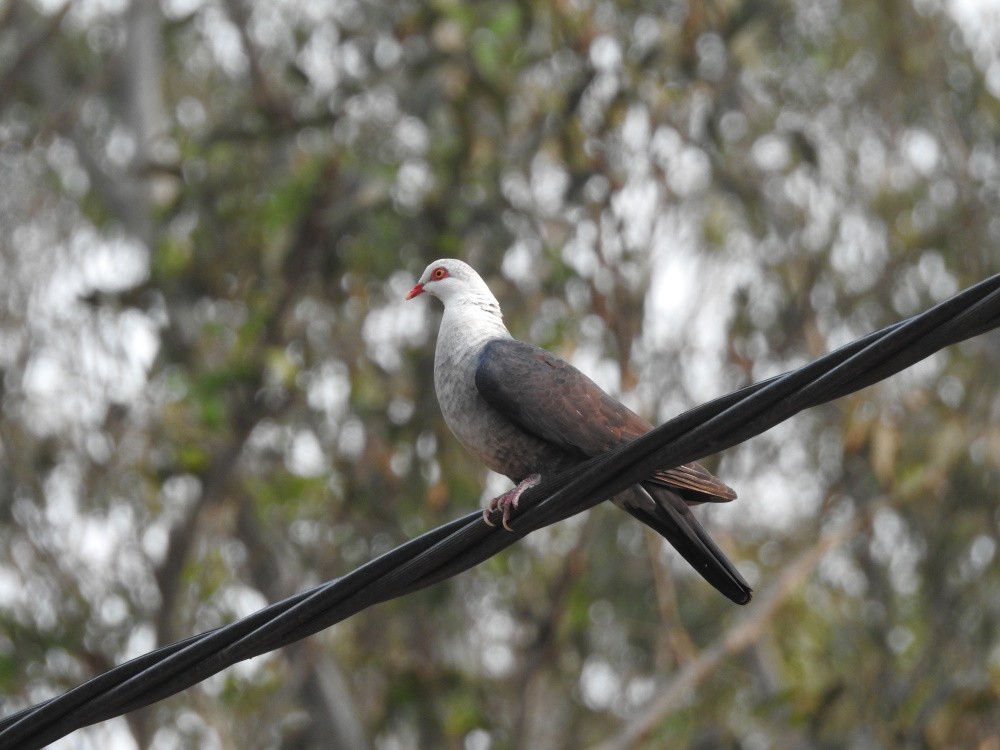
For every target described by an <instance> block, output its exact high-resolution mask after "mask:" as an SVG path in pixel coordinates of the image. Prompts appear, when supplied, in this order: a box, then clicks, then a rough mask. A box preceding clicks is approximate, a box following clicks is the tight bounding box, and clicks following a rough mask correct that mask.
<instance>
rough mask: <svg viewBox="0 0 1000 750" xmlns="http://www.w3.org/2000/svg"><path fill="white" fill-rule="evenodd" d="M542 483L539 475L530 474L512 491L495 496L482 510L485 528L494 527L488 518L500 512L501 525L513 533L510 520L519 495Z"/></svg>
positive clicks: (519, 497) (519, 498)
mask: <svg viewBox="0 0 1000 750" xmlns="http://www.w3.org/2000/svg"><path fill="white" fill-rule="evenodd" d="M541 481H542V477H541V475H540V474H532V475H531V476H529V477H527V478H526V479H522V480H521V481H520V482H518V484H517V486H516V487H514V488H513V489H510V490H507V491H506V492H505V493H503V494H502V495H497V496H496V497H495V498H493V499H492V500H490V501H489V503H488V504H487V505H486V508H485V509H484V510H483V520H484V521H485V522H486V525H487V526H496V524H495V523H493V521H491V520H490V516H491V515H493V513H495V512H496V511H498V510H499V511H500V512H501V519H502V520H501V523H502V525H503V527H504V528H505V529H507V531H513V530H514V529H512V528H511V527H510V518H511V516H512V515H513V514H514V511H515V510H517V504H518V502H519V501H520V500H521V495H523V494H524V493H525V492H527V491H528V490H530V489H531V488H532V487H534V486H536V485H537V484H538V483H539V482H541Z"/></svg>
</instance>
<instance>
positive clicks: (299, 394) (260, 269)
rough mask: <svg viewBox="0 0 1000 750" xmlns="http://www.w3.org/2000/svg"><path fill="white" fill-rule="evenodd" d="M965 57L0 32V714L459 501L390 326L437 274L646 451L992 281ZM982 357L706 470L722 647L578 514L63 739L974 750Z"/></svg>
mask: <svg viewBox="0 0 1000 750" xmlns="http://www.w3.org/2000/svg"><path fill="white" fill-rule="evenodd" d="M123 6H124V7H123ZM998 32H1000V14H998V12H997V9H996V6H995V5H991V4H989V3H971V2H970V3H965V4H957V3H956V4H945V3H942V2H937V1H936V0H914V2H912V3H906V2H890V3H885V2H875V1H874V0H843V1H842V2H830V1H827V0H785V1H782V0H774V1H772V2H765V1H763V0H742V2H741V1H740V0H710V1H709V2H703V3H687V2H671V1H669V0H668V1H667V2H661V3H655V4H631V3H618V4H614V3H594V2H590V0H572V1H570V2H557V3H541V2H539V3H530V2H523V1H522V2H513V1H512V2H495V3H488V4H487V3H479V4H469V3H464V4H463V3H457V2H453V1H451V0H440V1H439V2H432V3H426V4H420V3H411V2H403V3H389V4H383V3H374V2H368V1H367V0H346V1H343V2H337V3H318V4H317V3H307V2H303V1H302V0H278V1H276V2H250V0H215V1H212V0H204V1H203V2H192V1H191V0H188V1H186V2H185V1H184V0H169V1H167V0H163V2H156V1H155V0H132V2H131V3H128V4H120V3H105V2H101V1H100V0H78V1H77V2H66V3H65V4H59V3H54V2H51V0H50V1H48V2H43V0H35V1H29V0H21V1H20V2H18V1H17V0H13V1H12V2H9V3H7V4H4V5H2V6H0V182H2V184H3V185H4V190H3V191H0V228H2V231H0V370H2V373H3V378H2V380H0V397H2V410H3V411H2V415H3V418H2V420H0V456H2V461H3V469H4V470H3V471H2V472H0V540H2V544H0V710H2V711H3V712H4V713H9V712H10V711H13V710H15V709H17V708H19V707H22V706H24V705H26V704H30V703H33V702H35V701H37V700H41V699H43V698H46V697H49V696H51V695H53V694H54V693H57V692H60V691H63V690H65V689H68V688H69V687H71V686H73V685H75V684H77V683H79V682H81V681H82V680H84V679H86V678H87V677H89V676H91V675H93V674H95V673H98V672H101V671H103V670H104V669H106V668H108V667H109V666H110V665H112V664H115V663H117V662H120V661H121V660H123V659H125V658H128V657H129V656H133V655H136V654H138V653H142V652H145V651H148V650H150V649H152V648H154V647H155V646H157V645H160V644H164V643H168V642H171V641H174V640H176V639H178V638H181V637H183V636H185V635H187V634H189V633H193V632H199V631H202V630H204V629H206V628H209V627H212V626H215V625H217V624H220V623H224V622H227V621H230V620H232V619H235V618H238V617H240V616H242V615H244V614H246V613H248V612H250V611H253V610H255V609H257V608H258V607H260V606H262V605H263V604H264V603H265V602H266V601H271V600H275V599H278V598H281V597H283V596H286V595H288V594H290V593H293V592H295V591H298V590H301V589H303V588H305V587H307V586H309V585H311V584H314V583H316V582H318V581H321V580H323V579H326V578H329V577H332V576H335V575H337V574H339V573H341V572H344V571H346V570H349V569H351V568H353V567H355V566H357V565H359V564H361V563H362V562H364V561H365V560H368V559H370V557H372V556H373V555H375V554H378V553H380V552H382V551H384V550H386V549H388V548H390V547H391V546H393V545H395V544H397V543H399V542H401V541H403V540H404V539H406V538H408V537H410V536H412V535H414V534H416V533H419V532H420V531H422V530H425V529H427V528H430V527H432V526H435V525H437V524H439V523H441V522H443V521H444V520H446V519H450V518H452V517H453V516H455V515H456V514H459V513H461V512H465V511H468V510H469V509H470V508H472V507H474V506H475V505H476V503H477V501H479V500H480V499H481V498H483V497H485V496H487V495H489V494H491V493H493V492H494V491H496V490H498V489H500V488H501V485H500V484H499V483H498V482H496V481H494V480H493V479H490V480H489V481H488V482H487V483H486V488H485V489H484V485H483V479H484V477H483V475H482V473H481V469H480V467H479V466H478V465H477V464H476V462H475V461H474V460H473V459H471V458H469V457H468V456H466V455H465V454H464V453H463V452H462V450H461V448H460V447H459V446H458V445H457V443H456V442H455V441H454V440H453V439H452V438H451V436H450V435H449V434H447V431H446V429H445V428H444V427H443V425H442V422H441V420H440V417H439V414H438V410H437V405H436V403H435V402H434V398H433V395H432V392H433V388H432V384H431V378H430V372H431V357H432V347H431V346H430V338H431V332H432V331H433V330H434V329H435V328H436V325H435V323H434V316H436V315H437V314H438V311H437V310H436V309H434V308H432V307H431V306H426V305H424V304H423V303H421V302H412V303H409V304H405V305H404V303H403V302H402V295H403V294H404V293H405V291H406V289H407V288H408V287H409V285H410V284H411V283H412V280H413V277H414V276H415V275H416V274H417V273H419V271H420V270H421V269H422V268H423V267H424V265H425V264H426V263H427V262H429V261H430V260H432V259H433V258H435V257H441V256H459V257H463V258H465V259H466V260H468V261H470V262H471V263H473V264H474V265H475V266H477V268H479V269H480V270H481V271H482V272H483V273H484V275H485V276H486V277H487V278H488V279H489V281H490V283H491V285H492V286H493V288H494V290H495V291H496V292H497V294H498V296H499V297H500V298H501V302H502V304H503V305H504V308H505V310H506V312H507V314H508V317H509V323H510V327H511V329H512V330H513V331H514V333H515V334H516V335H518V336H520V337H522V338H526V339H530V340H533V341H536V342H538V343H540V344H543V345H545V346H548V347H551V348H554V349H556V350H558V351H560V352H561V353H563V354H565V355H566V356H570V357H572V358H573V359H574V361H576V362H577V363H578V364H579V365H580V366H581V367H582V368H584V369H585V370H587V371H588V372H590V373H591V374H592V375H594V376H595V377H596V378H597V379H598V380H599V381H600V382H601V383H602V384H604V385H605V386H607V387H608V388H610V389H612V390H614V391H616V392H618V393H620V394H621V395H622V396H623V398H625V399H626V400H627V401H628V402H629V403H630V404H631V405H633V406H635V407H636V408H637V409H638V410H640V411H643V412H645V413H647V414H648V415H649V416H650V417H652V418H654V419H664V418H666V417H668V416H671V415H673V414H674V413H677V412H678V411H680V410H682V409H685V408H687V407H690V406H693V405H695V404H696V403H698V402H700V401H702V400H705V399H707V398H709V397H711V396H713V395H717V394H720V393H722V392H725V391H728V390H731V389H733V388H735V387H737V386H739V385H743V384H745V383H748V382H752V381H755V380H758V379H761V378H763V377H766V376H768V375H771V374H774V373H776V372H779V371H781V370H783V369H787V368H788V367H792V366H794V365H796V364H799V363H801V362H803V361H805V360H807V359H808V358H811V357H814V356H816V355H817V354H819V353H821V352H823V351H826V350H828V349H831V348H834V347H836V346H838V345H839V344H842V343H844V342H846V341H848V340H850V339H852V338H854V337H855V336H858V335H860V334H862V333H866V332H868V331H869V330H872V329H874V328H877V327H879V326H882V325H885V324H887V323H889V322H892V321H893V320H895V319H897V318H899V317H902V316H905V315H909V314H912V313H914V312H917V311H919V310H921V309H923V308H924V307H926V306H929V305H930V304H932V303H934V302H935V301H938V300H940V299H943V298H945V297H947V296H948V295H949V294H951V293H953V292H954V291H956V290H957V289H959V288H961V287H963V286H966V285H968V284H970V283H972V282H974V281H975V280H977V279H979V278H982V277H983V276H986V275H988V274H990V273H995V272H997V271H998V270H1000V268H998V264H997V257H998V256H997V251H996V249H995V247H996V243H997V240H998V238H1000V218H997V216H996V207H997V205H998V200H1000V156H998V152H997V149H998V144H997V133H998V132H1000V122H998V120H1000V107H998V99H997V97H998V95H1000V72H998V71H1000V49H998V46H997V42H996V40H997V39H1000V33H998ZM998 341H1000V340H998V338H997V337H996V335H992V336H987V337H982V338H980V339H978V340H974V341H971V342H969V343H967V344H965V345H963V346H960V347H956V348H954V349H953V350H950V351H947V352H944V353H941V354H939V355H936V356H935V357H933V358H931V359H930V360H928V361H927V362H925V363H922V364H920V365H918V366H916V367H914V368H913V369H912V370H910V371H908V372H907V373H905V374H904V375H902V376H899V377H897V378H894V379H893V380H891V381H889V382H887V383H885V384H882V385H879V386H876V387H873V388H870V389H868V390H867V391H865V392H863V393H861V394H857V395H855V396H853V397H851V398H847V399H844V400H843V401H842V402H839V403H836V404H832V405H830V406H828V407H826V408H823V409H817V410H814V411H812V412H810V413H808V414H805V415H802V416H800V417H798V418H796V419H795V420H793V421H791V422H789V423H787V424H785V425H782V426H780V427H779V428H777V429H775V430H772V431H771V432H770V433H768V434H767V435H765V436H762V437H761V438H758V439H756V440H754V441H751V442H750V443H748V444H746V445H744V446H740V447H739V448H738V449H734V450H732V451H730V452H728V453H727V454H726V455H725V456H723V457H722V458H721V464H718V467H717V470H718V472H719V473H720V475H721V476H723V477H724V478H725V479H726V480H727V481H728V482H729V483H730V484H732V485H733V486H735V487H737V489H738V490H739V491H740V494H741V499H740V500H739V501H737V502H736V503H734V504H732V505H731V506H729V507H725V508H718V509H707V510H703V511H701V515H702V517H703V518H708V519H709V521H710V522H711V524H712V525H713V528H714V530H715V533H716V534H717V536H718V537H719V538H720V539H722V540H723V543H724V545H725V546H726V547H727V548H729V549H730V550H731V551H732V552H733V553H734V555H735V557H736V559H738V560H739V561H740V565H741V567H742V568H743V569H744V570H745V571H746V573H747V574H748V576H749V577H750V578H751V579H752V581H753V582H754V583H755V585H756V586H757V588H758V591H759V596H758V601H757V602H755V603H754V604H752V605H751V606H750V607H749V608H747V609H745V610H740V609H737V608H734V607H732V606H731V605H729V603H728V602H726V601H725V600H724V599H722V598H721V597H719V596H718V595H717V594H716V593H715V592H714V591H713V590H711V588H710V587H708V586H706V585H704V584H703V583H702V582H701V581H700V580H699V579H698V578H697V577H696V576H693V575H690V571H688V570H686V569H685V568H684V567H683V564H680V565H677V564H676V560H675V558H674V556H673V555H672V554H671V553H669V552H668V551H666V550H665V548H664V546H663V545H662V543H661V542H660V541H659V540H655V539H653V538H651V537H647V536H644V532H643V530H642V528H641V527H639V526H638V525H637V524H635V523H634V522H632V521H631V520H630V519H629V518H627V517H625V516H624V515H623V514H621V513H617V512H614V511H613V509H605V508H598V509H596V510H595V511H593V512H592V513H590V514H587V515H586V516H585V517H583V518H576V519H572V520H571V521H569V522H566V523H564V524H561V525H559V526H558V527H556V528H552V529H548V530H546V531H544V532H540V533H537V534H535V535H532V536H531V537H529V538H527V539H526V540H525V541H524V542H523V543H522V544H520V545H518V546H517V547H516V548H514V549H512V550H510V551H509V552H507V553H505V554H503V555H501V556H499V557H498V558H496V559H494V560H491V561H490V562H489V563H488V564H486V565H484V566H482V567H481V568H480V569H477V570H474V571H471V572H470V573H468V574H465V575H463V576H461V577H459V578H457V579H455V580H452V581H449V582H447V583H445V584H442V585H439V586H437V587H435V588H433V589H432V590H430V591H426V592H422V593H420V594H417V595H413V596H410V597H407V598H406V599H404V600H401V601H395V602H391V603H388V604H385V605H382V606H379V607H377V608H376V609H375V610H373V611H370V612H364V613H361V614H360V615H358V616H356V617H354V618H352V619H351V620H349V621H347V622H345V623H343V624H341V625H338V626H337V627H335V628H333V629H331V630H330V631H328V632H326V633H324V634H322V635H321V636H317V637H315V638H311V639H308V640H307V641H305V642H303V643H300V644H298V645H297V646H296V647H294V648H289V649H286V650H284V651H283V652H281V653H275V654H272V655H269V656H268V657H266V658H261V659H258V660H254V661H253V662H251V663H247V664H245V665H241V666H240V667H238V668H234V669H231V670H229V671H227V672H226V673H224V674H222V675H220V676H219V677H217V678H214V679H211V680H208V681H207V682H206V683H204V684H203V685H201V686H199V687H198V688H196V689H192V690H189V691H187V692H185V693H184V694H182V695H179V696H176V697H174V698H171V699H169V700H166V701H163V702H162V703H160V704H157V705H155V706H153V707H150V708H148V709H145V710H142V711H137V712H134V713H132V714H130V715H129V716H127V717H125V719H124V720H118V721H114V722H109V723H108V724H106V725H104V726H99V727H94V728H91V729H88V730H84V731H85V732H86V733H87V734H88V736H90V737H91V738H92V739H93V741H94V742H95V744H96V743H102V744H103V743H106V742H107V741H109V740H110V739H115V740H118V741H122V740H123V739H124V738H130V740H131V741H132V742H133V743H134V744H135V745H136V746H137V747H143V748H145V747H199V748H200V747H205V746H218V747H236V746H240V747H246V748H263V747H282V748H297V747H301V748H311V747H343V748H366V747H380V748H406V747H449V748H469V749H471V750H475V749H477V748H489V747H522V748H569V747H579V746H582V745H585V744H587V743H591V742H594V741H596V740H602V741H605V745H604V746H605V747H617V748H634V747H650V748H652V747H662V746H664V745H669V746H672V747H692V748H696V747H746V748H758V747H843V746H850V747H901V746H902V747H909V746H912V747H930V748H944V747H973V746H979V747H993V746H995V745H997V743H1000V711H998V709H997V704H998V693H1000V679H998V674H1000V640H998V632H1000V627H998V626H1000V594H998V592H1000V563H998V560H997V555H996V547H997V534H998V522H1000V516H998V511H997V505H996V496H997V487H998V486H1000V432H998V425H1000V398H998V395H997V394H998V393H1000V346H998ZM845 540H846V541H845Z"/></svg>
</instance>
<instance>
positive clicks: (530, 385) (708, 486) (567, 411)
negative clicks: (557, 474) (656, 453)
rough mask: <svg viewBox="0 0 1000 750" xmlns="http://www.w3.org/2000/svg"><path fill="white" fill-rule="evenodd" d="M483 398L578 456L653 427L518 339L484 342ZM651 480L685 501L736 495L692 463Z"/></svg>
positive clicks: (481, 366)
mask: <svg viewBox="0 0 1000 750" xmlns="http://www.w3.org/2000/svg"><path fill="white" fill-rule="evenodd" d="M476 388H477V389H478V390H479V393H480V394H481V395H482V396H483V398H484V399H485V400H486V402H487V403H488V404H489V405H490V406H492V407H493V408H494V409H496V410H497V411H499V412H500V413H501V414H503V415H504V416H505V417H507V418H508V419H510V420H511V421H513V422H515V423H516V424H518V425H519V426H520V427H521V428H522V429H523V430H525V431H526V432H529V433H531V434H532V435H535V436H536V437H539V438H541V439H543V440H546V441H548V442H550V443H553V444H555V445H557V446H559V447H560V448H562V449H564V450H566V451H568V452H576V453H579V454H580V458H581V460H582V459H584V458H590V457H592V456H597V455H599V454H601V453H605V452H607V451H609V450H611V449H613V448H617V447H618V446H620V445H623V444H624V443H627V442H630V441H632V440H634V439H635V438H637V437H639V436H640V435H644V434H645V433H647V432H649V430H650V429H652V425H650V424H649V423H648V422H647V421H646V420H645V419H643V418H642V417H640V416H639V415H638V414H636V413H635V412H633V411H632V410H631V409H629V408H628V407H626V406H624V405H623V404H621V403H619V402H618V401H616V400H615V399H614V398H612V397H611V396H609V395H608V394H607V393H605V392H604V391H603V390H602V389H601V388H600V387H599V386H598V385H597V384H596V383H595V382H594V381H592V380H591V379H590V378H588V377H587V376H586V375H584V374H583V373H582V372H580V371H579V370H578V369H576V368H575V367H573V365H571V364H569V363H568V362H566V361H564V360H562V359H560V358H559V357H556V356H555V355H554V354H552V353H550V352H547V351H546V350H544V349H542V348H540V347H537V346H534V345H532V344H528V343H526V342H524V341H518V340H517V339H495V340H493V341H491V342H489V343H488V344H487V345H486V346H485V347H484V348H483V353H482V355H481V356H480V359H479V364H478V366H477V368H476ZM650 480H651V481H653V482H656V483H662V484H665V485H669V486H671V487H674V488H677V489H680V490H682V491H684V490H687V491H688V492H684V493H683V495H684V499H685V500H686V501H687V502H689V503H692V504H693V503H698V502H725V501H728V500H733V499H735V498H736V493H735V492H734V491H733V490H732V489H731V488H730V487H728V486H727V485H725V484H723V483H722V482H720V481H719V480H718V479H716V478H715V477H714V476H713V475H712V474H711V473H709V472H708V470H706V469H705V468H704V467H702V466H701V465H699V464H697V463H690V464H685V465H683V466H678V467H676V468H673V469H667V470H664V471H659V472H657V473H656V474H655V475H654V476H653V477H650Z"/></svg>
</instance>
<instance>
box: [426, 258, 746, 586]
mask: <svg viewBox="0 0 1000 750" xmlns="http://www.w3.org/2000/svg"><path fill="white" fill-rule="evenodd" d="M424 293H427V294H430V295H432V296H434V297H437V298H438V299H440V300H441V301H442V302H443V303H444V316H443V317H442V318H441V329H440V331H439V332H438V339H437V349H436V351H435V354H434V387H435V390H436V391H437V397H438V401H439V403H440V405H441V412H442V413H443V414H444V419H445V422H447V424H448V427H450V428H451V431H452V432H454V433H455V436H456V437H457V438H458V439H459V441H460V442H461V443H462V445H464V446H465V448H466V449H467V450H468V451H469V452H470V453H472V454H473V455H475V456H476V457H478V458H479V459H480V460H482V462H483V463H485V464H486V465H487V466H488V467H489V468H490V469H492V470H493V471H496V472H498V473H500V474H504V475H506V476H507V477H509V478H510V479H511V480H512V481H513V482H514V483H515V484H516V486H515V487H514V489H512V490H510V491H509V492H507V493H504V494H503V495H501V496H500V497H497V498H495V499H493V500H492V501H491V502H490V504H489V506H488V507H487V509H486V511H485V512H484V517H485V518H486V520H487V523H489V522H490V521H489V517H490V514H491V513H492V512H494V511H496V510H500V511H501V513H502V518H503V525H504V526H505V527H507V528H510V527H509V525H508V524H509V522H510V518H511V514H512V511H513V510H514V509H516V508H517V501H518V498H519V497H520V496H521V494H522V493H523V492H524V491H525V490H526V489H528V488H529V487H532V486H534V485H535V484H537V483H538V482H539V475H541V474H544V473H547V472H558V471H561V470H563V469H567V468H570V467H572V466H574V465H577V464H579V463H581V462H583V461H584V460H586V459H588V458H591V457H592V456H597V455H599V454H601V453H604V452H606V451H609V450H611V449H612V448H616V447H618V446H620V445H623V444H624V443H627V442H629V441H631V440H634V439H635V438H637V437H639V436H640V435H642V434H644V433H646V432H648V431H649V430H651V429H652V425H650V424H649V423H648V422H647V421H646V420H644V419H643V418H642V417H640V416H639V415H638V414H636V413H635V412H633V411H631V410H630V409H628V408H627V407H625V406H623V405H622V404H620V403H619V402H618V401H616V400H615V399H613V398H612V397H611V396H609V395H608V394H607V393H605V392H604V391H603V390H601V388H600V387H598V385H597V384H596V383H594V382H593V381H592V380H591V379H590V378H588V377H587V376H586V375H584V374H583V373H582V372H580V371H579V370H577V369H576V368H575V367H573V366H572V365H570V364H569V363H567V362H564V361H563V360H561V359H559V358H558V357H556V356H555V355H553V354H551V353H549V352H547V351H545V350H544V349H541V348H539V347H537V346H534V345H532V344H527V343H525V342H523V341H518V340H517V339H515V338H513V337H512V336H511V335H510V332H509V331H508V330H507V327H506V326H505V325H504V323H503V318H502V315H501V312H500V304H499V303H498V302H497V300H496V297H494V296H493V294H492V293H491V292H490V289H489V287H488V286H486V282H484V281H483V280H482V278H480V276H479V274H477V273H476V272H475V270H473V269H472V267H471V266H469V265H468V264H466V263H463V262H462V261H460V260H454V259H450V258H448V259H443V260H436V261H434V262H433V263H431V264H430V265H429V266H427V269H426V270H425V271H424V272H423V274H422V275H421V277H420V280H419V281H418V282H417V283H416V285H415V286H414V287H413V288H412V289H411V290H410V292H409V293H408V294H407V295H406V298H407V299H413V298H414V297H416V296H418V295H420V294H424ZM735 498H736V493H735V492H734V491H733V490H732V489H730V488H729V487H727V486H726V485H725V484H723V483H722V482H720V481H719V480H718V479H716V478H715V477H714V476H712V474H711V473H709V472H708V470H706V469H705V468H704V467H702V466H700V465H699V464H697V463H689V464H685V465H683V466H678V467H677V468H675V469H667V470H665V471H658V472H656V473H655V474H653V475H652V476H651V477H649V479H648V480H646V481H644V482H642V483H641V484H637V485H635V486H634V487H631V488H629V489H628V490H626V491H624V492H621V493H619V494H618V495H616V496H615V497H613V498H611V500H612V502H614V504H615V505H617V506H618V507H620V508H622V509H624V510H626V511H628V513H630V514H631V515H632V516H634V517H635V518H637V519H639V520H640V521H642V522H643V523H644V524H646V525H647V526H649V527H650V528H652V529H653V530H655V531H656V532H657V533H659V534H660V535H662V536H663V537H664V538H665V539H667V541H669V542H670V543H671V544H672V545H673V546H674V547H675V548H676V549H677V551H678V552H680V553H681V555H682V556H683V557H684V559H686V560H687V561H688V562H689V563H690V564H691V565H692V566H693V567H694V569H695V570H697V571H698V572H699V573H700V574H701V575H702V576H704V578H705V579H706V580H707V581H708V582H709V583H711V584H712V585H713V586H715V587H716V588H717V589H718V590H719V591H721V592H722V593H723V594H725V595H726V596H727V597H729V598H730V599H732V600H733V601H734V602H736V603H737V604H746V603H747V602H749V601H750V596H751V589H750V586H749V585H748V584H747V582H746V581H745V580H744V579H743V576H741V575H740V573H739V571H738V570H736V567H735V566H734V565H733V564H732V563H731V562H730V561H729V560H728V559H727V558H726V556H725V555H724V554H723V553H722V550H720V549H719V548H718V546H716V544H715V542H714V541H712V538H711V537H710V536H709V535H708V533H707V532H706V531H705V530H704V529H703V528H702V526H701V524H699V523H698V521H697V519H696V518H695V517H694V515H693V514H692V513H691V510H690V508H689V506H691V505H698V504H700V503H704V502H728V501H730V500H734V499H735Z"/></svg>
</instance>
